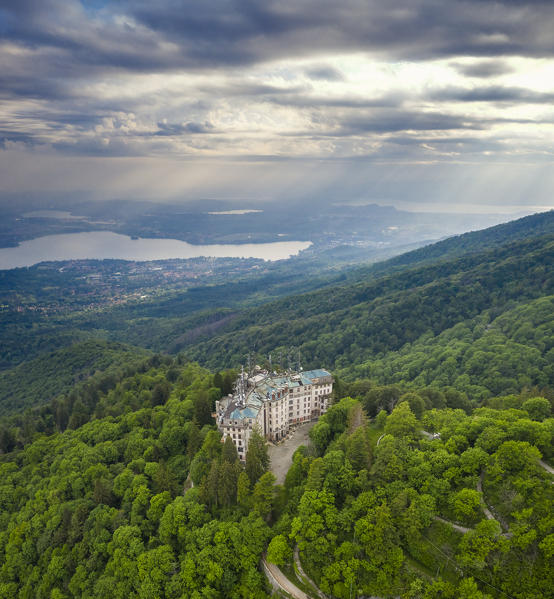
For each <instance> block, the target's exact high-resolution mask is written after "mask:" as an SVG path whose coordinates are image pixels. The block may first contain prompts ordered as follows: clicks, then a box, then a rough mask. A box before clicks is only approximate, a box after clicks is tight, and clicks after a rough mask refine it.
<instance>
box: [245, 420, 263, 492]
mask: <svg viewBox="0 0 554 599" xmlns="http://www.w3.org/2000/svg"><path fill="white" fill-rule="evenodd" d="M268 468H269V454H268V451H267V444H266V442H265V439H264V438H263V436H262V435H261V433H260V431H259V430H258V429H257V428H254V429H252V433H251V434H250V439H249V441H248V451H247V452H246V465H245V469H246V474H248V478H249V479H250V482H251V483H252V484H253V485H254V484H256V482H257V481H258V480H259V478H260V477H261V476H262V474H263V473H264V472H265V471H266V470H267V469H268Z"/></svg>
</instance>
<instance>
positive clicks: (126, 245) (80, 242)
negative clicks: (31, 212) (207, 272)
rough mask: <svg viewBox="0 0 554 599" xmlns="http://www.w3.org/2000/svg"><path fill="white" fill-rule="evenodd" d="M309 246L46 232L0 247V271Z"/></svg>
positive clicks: (282, 254)
mask: <svg viewBox="0 0 554 599" xmlns="http://www.w3.org/2000/svg"><path fill="white" fill-rule="evenodd" d="M310 245H312V243H311V241H276V242H273V243H244V244H214V245H192V244H190V243H187V242H186V241H179V240H177V239H143V238H139V239H131V238H130V237H128V236H127V235H120V234H118V233H111V232H109V231H91V232H88V233H67V234H63V235H46V236H45V237H37V238H36V239H31V240H29V241H23V242H22V243H20V244H19V245H18V246H17V247H11V248H1V249H0V270H6V269H9V268H18V267H22V266H32V265H33V264H37V263H39V262H47V261H52V260H86V259H94V260H105V259H110V258H111V259H117V260H134V261H137V262H146V261H148V260H171V259H175V258H197V257H200V256H210V257H215V258H261V259H262V260H284V259H286V258H290V257H291V256H295V255H296V254H298V253H299V252H300V251H302V250H305V249H306V248H308V247H310Z"/></svg>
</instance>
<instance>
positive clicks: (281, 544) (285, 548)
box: [267, 535, 292, 566]
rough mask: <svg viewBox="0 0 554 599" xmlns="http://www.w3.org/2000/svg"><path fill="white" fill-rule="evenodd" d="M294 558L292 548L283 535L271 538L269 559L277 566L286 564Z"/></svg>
mask: <svg viewBox="0 0 554 599" xmlns="http://www.w3.org/2000/svg"><path fill="white" fill-rule="evenodd" d="M291 559H292V549H291V548H290V545H289V544H288V543H287V540H286V538H285V537H284V536H283V535H277V536H276V537H273V538H272V539H271V542H270V543H269V546H268V548H267V561H268V562H271V563H272V564H275V565H276V566H284V565H285V564H288V563H289V562H290V561H291Z"/></svg>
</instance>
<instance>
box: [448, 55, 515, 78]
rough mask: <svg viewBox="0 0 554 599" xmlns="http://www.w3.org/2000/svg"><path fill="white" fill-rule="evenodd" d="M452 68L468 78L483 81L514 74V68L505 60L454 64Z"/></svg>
mask: <svg viewBox="0 0 554 599" xmlns="http://www.w3.org/2000/svg"><path fill="white" fill-rule="evenodd" d="M452 66H453V67H454V68H455V69H456V70H457V71H459V72H460V73H461V74H462V75H465V76H466V77H479V78H483V79H488V78H490V77H498V76H499V75H506V74H507V73H513V72H514V67H513V66H511V65H510V64H508V62H506V61H505V60H480V61H478V62H472V63H470V64H462V63H456V62H454V63H452Z"/></svg>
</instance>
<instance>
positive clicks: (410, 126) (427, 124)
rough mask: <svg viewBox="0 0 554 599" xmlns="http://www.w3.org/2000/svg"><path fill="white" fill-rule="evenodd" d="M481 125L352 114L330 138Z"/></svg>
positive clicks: (438, 117)
mask: <svg viewBox="0 0 554 599" xmlns="http://www.w3.org/2000/svg"><path fill="white" fill-rule="evenodd" d="M483 128H484V127H483V125H482V124H481V123H480V122H477V121H472V120H469V119H464V118H463V117H458V116H453V115H448V114H442V113H438V112H432V113H421V112H412V111H386V110H385V111H378V112H376V113H375V114H372V115H367V116H364V115H360V114H357V113H354V114H351V115H349V116H348V117H346V118H344V119H343V120H342V121H341V122H340V126H339V127H338V129H337V130H336V131H330V132H329V135H337V136H350V135H364V134H366V133H389V132H397V131H450V130H455V129H477V130H479V129H483Z"/></svg>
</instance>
